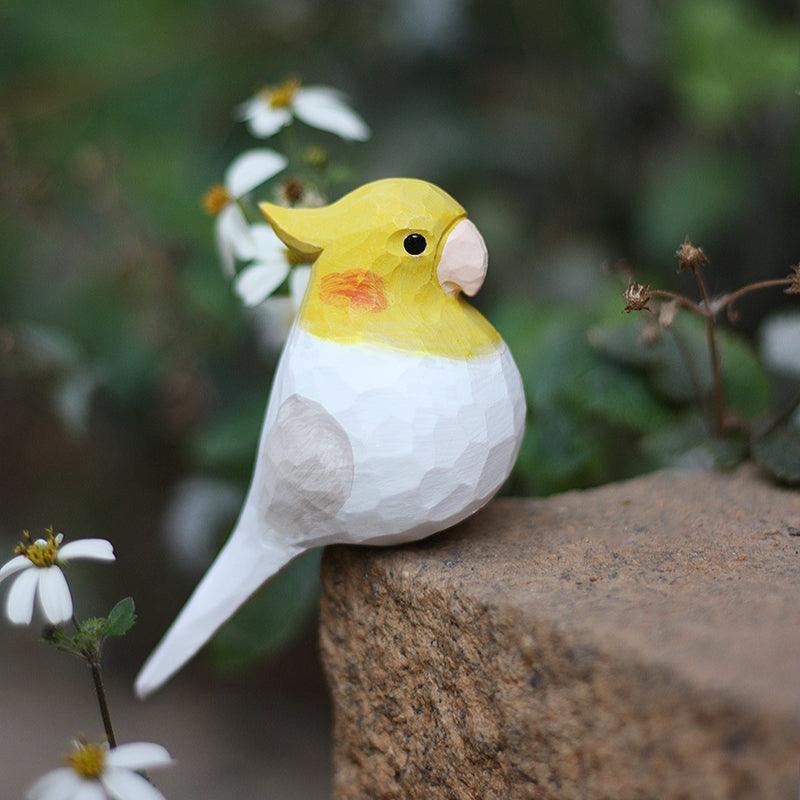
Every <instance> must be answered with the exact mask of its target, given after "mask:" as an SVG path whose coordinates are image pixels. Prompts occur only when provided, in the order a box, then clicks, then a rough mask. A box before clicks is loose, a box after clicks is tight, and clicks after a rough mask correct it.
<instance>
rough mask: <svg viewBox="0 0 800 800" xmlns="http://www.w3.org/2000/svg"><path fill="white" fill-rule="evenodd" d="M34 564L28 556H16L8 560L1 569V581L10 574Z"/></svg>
mask: <svg viewBox="0 0 800 800" xmlns="http://www.w3.org/2000/svg"><path fill="white" fill-rule="evenodd" d="M32 566H33V564H32V563H31V562H30V561H29V560H28V559H27V558H25V556H14V558H12V559H11V561H6V563H5V564H3V567H2V569H0V581H3V580H5V579H6V578H8V577H9V576H10V575H14V574H15V573H17V572H19V571H20V570H21V569H26V568H27V567H32Z"/></svg>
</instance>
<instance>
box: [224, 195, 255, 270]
mask: <svg viewBox="0 0 800 800" xmlns="http://www.w3.org/2000/svg"><path fill="white" fill-rule="evenodd" d="M216 235H217V250H218V251H219V256H220V260H221V261H222V271H223V272H224V273H225V275H227V276H228V277H229V278H232V277H233V276H234V275H235V274H236V271H235V270H234V264H235V263H236V259H237V258H241V259H243V260H245V261H249V260H250V259H251V258H253V257H254V256H255V244H254V243H253V236H252V234H251V233H250V226H249V225H248V224H247V220H246V219H245V217H244V214H243V213H242V209H241V208H239V206H237V205H236V204H235V203H231V204H230V205H228V206H225V208H223V209H222V211H220V213H219V214H218V215H217V224H216Z"/></svg>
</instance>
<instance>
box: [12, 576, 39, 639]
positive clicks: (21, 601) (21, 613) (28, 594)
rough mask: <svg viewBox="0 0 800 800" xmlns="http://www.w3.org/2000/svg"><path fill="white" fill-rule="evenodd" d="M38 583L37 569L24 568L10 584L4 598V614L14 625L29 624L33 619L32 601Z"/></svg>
mask: <svg viewBox="0 0 800 800" xmlns="http://www.w3.org/2000/svg"><path fill="white" fill-rule="evenodd" d="M38 585H39V569H38V568H37V567H33V568H32V569H28V570H25V571H24V572H23V573H22V574H21V575H20V576H19V577H18V578H17V579H16V580H15V581H14V583H13V584H12V585H11V591H10V592H9V593H8V597H7V598H6V615H7V616H8V618H9V620H11V622H13V623H14V624H15V625H30V624H31V619H33V601H34V598H35V597H36V587H37V586H38Z"/></svg>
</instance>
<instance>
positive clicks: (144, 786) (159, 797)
mask: <svg viewBox="0 0 800 800" xmlns="http://www.w3.org/2000/svg"><path fill="white" fill-rule="evenodd" d="M100 780H101V781H102V782H103V786H105V787H106V789H107V791H108V792H109V793H110V794H111V795H112V796H113V797H115V798H118V800H164V795H163V794H161V792H159V791H158V789H156V787H155V786H153V784H152V783H149V782H148V781H146V780H145V779H144V778H142V777H141V776H140V775H137V774H136V773H135V772H130V771H129V770H127V769H123V768H121V767H107V768H106V769H105V770H104V771H103V777H102V778H101V779H100Z"/></svg>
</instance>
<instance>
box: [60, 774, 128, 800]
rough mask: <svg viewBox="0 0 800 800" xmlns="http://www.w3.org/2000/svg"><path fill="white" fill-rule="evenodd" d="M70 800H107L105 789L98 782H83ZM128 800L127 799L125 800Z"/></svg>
mask: <svg viewBox="0 0 800 800" xmlns="http://www.w3.org/2000/svg"><path fill="white" fill-rule="evenodd" d="M70 800H107V797H106V793H105V790H104V788H103V787H102V786H101V785H100V783H98V781H87V780H85V779H84V780H82V781H80V783H79V784H78V788H77V790H76V791H75V793H74V794H73V795H72V797H71V798H70ZM125 800H127V798H126V799H125Z"/></svg>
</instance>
